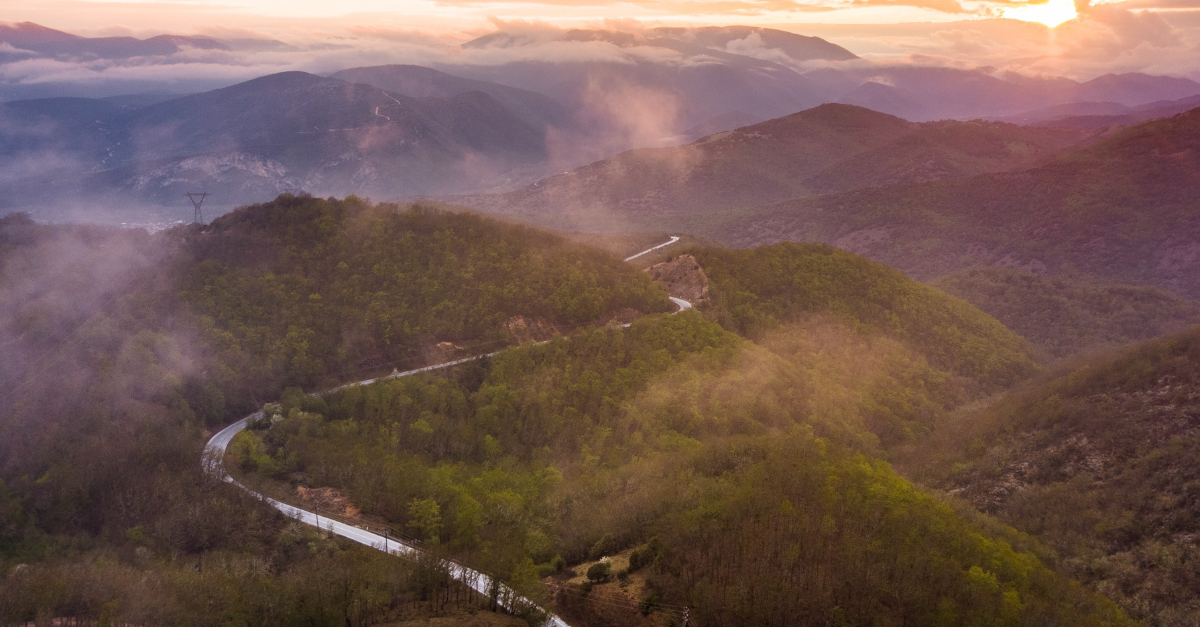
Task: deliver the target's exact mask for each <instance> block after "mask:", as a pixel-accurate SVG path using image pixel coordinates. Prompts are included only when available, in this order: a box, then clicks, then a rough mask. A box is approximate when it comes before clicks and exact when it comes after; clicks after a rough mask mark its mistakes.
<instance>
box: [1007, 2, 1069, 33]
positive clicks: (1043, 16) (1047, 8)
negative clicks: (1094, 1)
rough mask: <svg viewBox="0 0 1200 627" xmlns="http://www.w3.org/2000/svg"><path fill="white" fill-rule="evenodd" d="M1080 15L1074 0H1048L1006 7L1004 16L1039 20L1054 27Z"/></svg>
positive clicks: (1026, 20) (1024, 19) (1027, 20)
mask: <svg viewBox="0 0 1200 627" xmlns="http://www.w3.org/2000/svg"><path fill="white" fill-rule="evenodd" d="M1078 16H1079V13H1077V12H1076V11H1075V1H1074V0H1048V1H1047V2H1043V3H1041V4H1022V5H1020V6H1015V7H1009V8H1006V9H1004V17H1007V18H1010V19H1014V20H1021V21H1024V22H1038V23H1040V24H1045V25H1046V26H1049V27H1050V28H1054V27H1056V26H1058V25H1059V24H1062V23H1063V22H1069V21H1071V20H1073V19H1075V18H1076V17H1078Z"/></svg>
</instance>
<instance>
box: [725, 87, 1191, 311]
mask: <svg viewBox="0 0 1200 627" xmlns="http://www.w3.org/2000/svg"><path fill="white" fill-rule="evenodd" d="M1197 189H1200V109H1193V110H1192V111H1189V112H1187V113H1183V114H1180V115H1177V116H1174V117H1171V118H1166V119H1162V120H1156V121H1152V122H1147V123H1144V124H1141V125H1139V126H1136V127H1133V128H1130V129H1127V130H1125V131H1123V132H1121V133H1119V134H1118V135H1116V136H1113V137H1111V138H1109V139H1107V140H1105V141H1103V142H1100V143H1098V144H1096V145H1093V146H1090V147H1088V148H1085V149H1082V150H1079V151H1076V152H1072V153H1069V154H1067V155H1066V156H1064V157H1062V158H1060V159H1058V160H1056V161H1054V162H1052V163H1049V164H1047V165H1043V166H1041V167H1038V168H1034V169H1031V170H1028V171H1024V172H1014V173H1004V174H991V175H983V176H977V177H972V178H966V179H960V180H953V181H949V180H948V181H939V182H931V183H922V184H916V185H897V186H890V187H877V188H871V189H865V190H860V191H854V192H848V193H845V194H834V195H828V196H821V197H816V198H801V199H797V200H793V201H789V202H786V203H782V204H779V205H776V206H773V207H770V208H763V209H754V210H747V211H746V212H743V213H741V214H738V215H731V216H730V217H729V219H728V223H727V224H725V225H723V226H715V227H713V231H712V232H713V233H721V234H722V237H721V241H722V242H723V243H726V244H731V245H738V246H754V245H759V244H765V243H770V242H776V241H780V240H789V239H790V240H798V241H823V242H828V243H832V244H834V245H836V246H838V247H841V248H845V249H847V250H851V251H853V252H856V253H859V254H863V255H866V256H869V257H871V258H873V259H876V260H879V261H882V262H884V263H886V264H888V265H890V266H893V267H895V268H899V269H900V270H903V271H904V272H906V273H908V274H909V275H910V276H914V277H917V278H921V279H930V278H935V277H938V276H941V275H944V274H948V273H950V272H954V271H956V270H959V269H962V268H964V267H967V266H972V265H1004V266H1009V267H1018V268H1023V269H1026V270H1033V271H1037V272H1043V273H1050V274H1064V275H1075V276H1078V277H1082V278H1084V279H1086V280H1090V281H1092V282H1098V283H1125V284H1142V285H1155V286H1158V287H1162V288H1166V289H1169V290H1172V291H1174V292H1177V293H1179V294H1181V295H1183V296H1185V297H1189V298H1195V297H1197V296H1200V272H1198V271H1197V270H1200V238H1198V237H1197V233H1200V195H1197V194H1196V190H1197Z"/></svg>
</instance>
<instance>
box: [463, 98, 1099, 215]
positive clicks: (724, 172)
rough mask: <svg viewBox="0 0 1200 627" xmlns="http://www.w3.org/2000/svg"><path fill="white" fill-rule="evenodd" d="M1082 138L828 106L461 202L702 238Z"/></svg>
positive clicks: (1003, 162)
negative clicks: (824, 196) (746, 210)
mask: <svg viewBox="0 0 1200 627" xmlns="http://www.w3.org/2000/svg"><path fill="white" fill-rule="evenodd" d="M1085 137H1086V135H1085V134H1083V133H1081V132H1079V131H1071V130H1047V129H1027V128H1023V127H1019V126H1015V125H1008V124H999V123H988V122H937V123H927V124H913V123H910V122H906V121H904V120H902V119H900V118H897V117H893V116H890V115H885V114H882V113H876V112H874V111H870V110H868V109H863V108H860V107H853V106H848V105H821V106H819V107H815V108H813V109H809V110H806V111H802V112H800V113H795V114H792V115H788V116H785V117H781V118H777V119H774V120H768V121H766V122H762V123H759V124H755V125H752V126H747V127H743V128H739V129H737V130H734V131H729V132H725V133H718V134H716V135H712V136H709V137H706V138H704V139H701V140H699V141H696V142H694V143H691V144H687V145H684V146H678V147H672V148H647V149H641V150H634V151H629V152H625V153H622V154H619V155H617V156H615V157H612V158H610V159H605V160H603V161H598V162H596V163H593V164H590V165H587V166H584V167H582V168H578V169H576V170H572V171H570V172H566V173H563V174H560V175H557V176H553V177H550V178H548V179H545V180H542V181H538V182H537V183H535V184H533V185H530V186H528V187H525V188H524V189H521V190H517V191H514V192H510V193H507V194H502V195H496V196H472V197H469V198H464V199H460V200H461V201H462V202H463V203H464V204H468V205H471V206H475V207H478V208H480V209H484V210H487V211H494V212H499V213H506V214H511V215H517V216H521V217H523V218H526V219H530V220H536V221H539V222H543V223H547V224H550V225H554V226H566V227H571V228H580V229H585V230H589V229H590V230H601V231H603V230H627V229H628V228H629V226H630V225H653V226H649V227H648V228H650V229H659V228H679V227H680V226H681V225H686V228H691V229H694V228H695V225H696V224H697V223H699V224H705V223H706V222H707V221H709V220H711V219H712V216H714V215H721V214H724V213H725V212H726V211H727V210H728V209H731V208H735V207H743V206H748V205H755V204H763V203H768V202H771V201H772V199H777V200H782V199H784V198H793V197H797V196H805V195H809V194H815V193H824V192H830V191H835V190H837V191H844V190H847V189H856V188H859V187H868V186H871V185H880V184H886V183H896V182H918V181H930V180H938V179H942V178H951V177H960V176H967V175H971V174H980V173H983V172H995V171H1000V170H1009V169H1015V168H1020V167H1025V166H1029V165H1033V164H1037V163H1041V162H1044V161H1047V160H1049V159H1051V158H1052V157H1053V156H1055V155H1057V154H1058V153H1059V152H1060V151H1062V150H1063V149H1065V148H1067V147H1068V146H1071V145H1074V144H1076V143H1079V142H1081V141H1083V140H1084V139H1085Z"/></svg>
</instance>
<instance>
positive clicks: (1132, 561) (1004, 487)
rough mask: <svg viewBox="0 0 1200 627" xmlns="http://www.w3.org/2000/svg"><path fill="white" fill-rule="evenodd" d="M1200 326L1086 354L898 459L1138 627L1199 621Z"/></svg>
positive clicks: (967, 418)
mask: <svg viewBox="0 0 1200 627" xmlns="http://www.w3.org/2000/svg"><path fill="white" fill-rule="evenodd" d="M1197 373H1200V328H1195V329H1193V330H1191V331H1187V332H1183V333H1179V334H1176V335H1171V336H1166V337H1163V338H1159V339H1155V340H1151V341H1149V342H1144V343H1142V344H1139V345H1136V346H1132V347H1127V348H1124V349H1122V350H1119V351H1115V352H1111V353H1108V354H1105V355H1096V356H1093V357H1091V358H1090V359H1088V360H1087V361H1084V362H1082V363H1076V364H1075V365H1074V366H1073V367H1064V368H1063V369H1062V370H1060V371H1059V372H1057V373H1056V374H1055V376H1053V377H1048V378H1047V379H1046V380H1044V381H1041V382H1040V383H1039V384H1038V385H1036V386H1030V387H1028V388H1026V389H1020V390H1017V391H1015V392H1013V393H1011V394H1009V395H1007V396H1006V397H1004V398H1003V399H1002V400H1001V401H1000V402H998V403H996V404H995V405H994V406H992V407H990V408H988V409H986V410H985V411H983V412H975V413H969V414H966V415H964V417H963V420H962V421H961V422H958V423H954V424H952V425H949V426H951V427H952V428H950V429H946V430H944V431H943V436H944V437H941V438H938V439H937V440H931V441H928V442H925V443H923V445H922V446H920V447H917V448H918V449H919V450H920V451H922V455H921V456H919V457H920V459H919V461H918V460H907V461H906V463H905V465H906V466H910V467H911V470H912V472H913V473H914V474H916V475H918V476H920V477H921V478H922V480H924V481H925V482H927V483H928V484H932V485H937V486H940V487H943V488H946V489H950V490H953V491H954V492H955V493H956V494H958V495H959V496H961V497H963V498H965V499H968V500H969V501H970V502H971V503H973V504H974V505H975V506H977V507H979V508H980V509H981V510H983V511H986V512H989V513H992V514H995V515H996V516H997V517H999V518H1000V519H1001V520H1003V521H1005V522H1006V523H1008V524H1011V525H1013V526H1014V527H1016V528H1018V529H1020V530H1021V531H1024V532H1026V533H1029V534H1032V535H1034V536H1035V537H1037V538H1039V539H1040V540H1041V541H1042V542H1044V543H1045V544H1047V545H1048V546H1050V547H1052V548H1053V549H1054V550H1055V551H1056V552H1057V553H1058V554H1059V556H1060V559H1059V563H1060V567H1061V570H1063V571H1064V572H1066V573H1067V574H1068V575H1070V576H1072V577H1076V578H1078V579H1079V580H1081V581H1083V582H1085V583H1086V584H1088V585H1090V586H1092V587H1094V588H1095V589H1098V590H1103V591H1104V592H1105V593H1106V594H1107V595H1109V596H1111V597H1112V598H1113V599H1115V600H1117V601H1118V602H1119V603H1121V604H1122V605H1123V606H1124V607H1126V608H1128V609H1129V610H1130V613H1131V614H1133V615H1134V616H1135V617H1136V618H1139V619H1144V620H1145V623H1146V624H1148V625H1186V624H1190V623H1195V622H1196V621H1197V620H1198V619H1200V601H1198V600H1197V597H1196V589H1197V586H1198V585H1200V549H1198V547H1197V543H1196V538H1197V534H1200V513H1198V511H1197V502H1198V501H1197V492H1198V491H1200V470H1198V469H1200V457H1198V453H1197V452H1198V451H1200V376H1198V374H1197Z"/></svg>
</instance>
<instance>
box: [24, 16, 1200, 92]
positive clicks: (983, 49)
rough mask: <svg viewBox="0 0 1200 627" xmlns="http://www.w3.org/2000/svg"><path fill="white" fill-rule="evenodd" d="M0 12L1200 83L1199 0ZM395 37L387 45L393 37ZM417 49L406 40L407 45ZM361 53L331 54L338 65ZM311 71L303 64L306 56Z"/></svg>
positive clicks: (367, 45)
mask: <svg viewBox="0 0 1200 627" xmlns="http://www.w3.org/2000/svg"><path fill="white" fill-rule="evenodd" d="M0 5H2V10H0V20H7V21H13V22H18V21H32V22H36V23H38V24H42V25H45V26H49V27H52V28H58V29H62V30H67V31H69V32H73V33H76V34H82V35H89V36H97V35H133V36H139V37H144V36H151V35H157V34H163V33H173V34H203V35H210V36H216V37H224V38H238V37H245V38H255V37H259V38H261V37H267V38H273V39H279V40H282V41H285V42H288V43H290V44H294V45H297V46H300V47H303V48H305V49H306V50H315V49H320V48H322V47H325V48H328V49H348V48H353V49H354V50H356V51H357V52H356V53H354V54H358V55H360V56H363V57H364V58H363V59H362V60H363V61H374V60H379V61H393V62H396V61H406V62H416V63H420V61H421V58H420V57H421V54H423V53H414V52H413V50H412V49H411V46H418V45H420V46H434V47H437V46H442V47H445V48H447V49H448V48H451V47H456V46H457V44H460V43H462V42H465V41H468V40H469V39H472V38H474V37H478V36H480V35H484V34H487V33H489V32H493V31H495V30H496V29H497V28H513V27H514V25H534V26H536V25H552V26H557V27H586V28H595V27H612V26H613V25H614V24H617V25H618V26H619V25H626V26H627V25H629V24H634V25H635V26H636V27H650V26H659V25H709V24H746V25H759V26H770V27H774V28H781V29H784V30H788V31H792V32H796V33H800V34H804V35H815V36H819V37H823V38H825V39H828V40H830V41H832V42H834V43H837V44H839V45H842V46H844V47H846V48H848V49H849V50H851V51H852V52H854V53H856V54H858V55H860V56H862V57H864V58H867V59H871V60H874V61H882V62H892V63H911V62H916V63H921V64H944V65H955V66H967V67H971V66H974V67H980V66H985V67H995V68H1000V69H1005V70H1013V71H1018V72H1025V73H1030V74H1053V75H1062V76H1068V77H1071V78H1076V79H1088V78H1092V77H1095V76H1099V75H1101V74H1105V73H1108V72H1130V71H1143V72H1148V73H1155V74H1170V75H1177V76H1187V77H1190V78H1193V79H1200V0H1124V1H1112V0H1041V1H1037V0H627V1H625V2H600V1H598V0H519V1H514V0H337V1H336V2H333V1H329V0H166V1H150V0H146V1H142V0H127V1H124V2H112V1H107V0H0ZM389 46H390V47H389ZM406 46H407V47H409V48H406ZM354 54H350V53H345V52H342V53H337V54H332V55H326V57H325V58H326V59H327V61H321V62H315V61H305V62H306V63H318V65H319V64H320V63H326V64H327V65H329V66H330V67H333V66H334V65H336V64H337V63H341V62H342V59H344V60H345V62H347V63H349V62H352V61H355V60H354V59H346V58H345V57H348V56H349V57H352V56H354ZM304 67H309V66H304Z"/></svg>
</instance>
